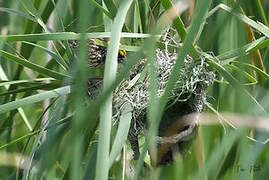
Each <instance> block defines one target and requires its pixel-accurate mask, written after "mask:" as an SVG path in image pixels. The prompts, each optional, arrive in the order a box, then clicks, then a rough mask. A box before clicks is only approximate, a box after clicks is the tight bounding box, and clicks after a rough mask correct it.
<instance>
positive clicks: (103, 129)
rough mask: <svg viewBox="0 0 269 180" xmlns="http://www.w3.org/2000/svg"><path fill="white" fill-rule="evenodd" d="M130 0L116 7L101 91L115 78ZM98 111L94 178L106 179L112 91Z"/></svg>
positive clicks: (105, 89)
mask: <svg viewBox="0 0 269 180" xmlns="http://www.w3.org/2000/svg"><path fill="white" fill-rule="evenodd" d="M131 3H132V0H128V1H127V0H126V1H122V2H121V4H120V7H119V9H118V12H117V15H116V17H115V19H114V22H113V24H112V32H111V34H112V35H113V36H112V37H111V43H110V44H109V46H108V51H107V57H106V63H105V72H104V89H103V92H105V91H107V89H108V88H109V87H110V86H111V85H112V82H113V81H115V79H116V72H117V56H118V50H119V45H120V37H121V30H122V27H123V24H124V20H125V17H126V15H127V12H128V9H129V7H130V6H131ZM101 112H106V113H100V134H99V141H98V142H99V143H98V151H97V165H96V179H99V180H101V179H104V180H105V179H107V178H108V171H109V146H110V131H111V123H112V122H111V120H112V93H111V94H109V96H108V98H107V100H106V101H105V102H104V103H103V104H102V106H101Z"/></svg>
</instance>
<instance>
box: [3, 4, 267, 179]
mask: <svg viewBox="0 0 269 180" xmlns="http://www.w3.org/2000/svg"><path fill="white" fill-rule="evenodd" d="M190 2H192V3H193V4H192V3H190ZM192 5H194V6H192ZM0 6H1V7H0V31H1V32H0V33H1V34H0V179H40V178H43V179H94V178H96V179H108V178H113V179H120V178H122V179H123V178H126V179H266V178H268V177H269V176H268V169H269V148H268V143H269V142H268V131H269V115H268V112H269V103H268V102H269V94H268V92H269V91H268V88H269V86H268V84H269V74H268V68H269V63H268V59H269V48H268V47H269V39H268V38H269V27H268V18H269V3H268V2H267V1H265V0H253V1H233V0H206V1H204V0H196V1H194V0H193V1H191V0H181V1H171V0H160V1H157V0H152V1H147V0H146V1H139V0H133V1H131V0H128V1H127V0H126V1H119V0H114V1H113V0H103V1H101V0H63V1H58V0H44V1H39V0H22V1H14V0H10V1H5V0H0ZM182 6H184V7H185V6H186V7H188V8H187V9H184V8H183V9H181V7H182ZM171 8H175V9H176V10H177V11H180V12H181V13H180V14H175V11H173V10H172V9H171ZM186 17H187V18H186ZM171 18H172V19H171ZM188 19H191V21H190V22H189V20H188ZM188 24H189V25H188ZM170 26H171V27H172V28H173V29H175V31H174V32H175V34H176V35H175V39H176V41H178V43H179V42H180V46H179V47H176V46H172V45H168V50H169V51H171V52H174V51H175V52H178V57H177V61H176V63H175V66H174V68H173V70H172V73H171V75H170V76H169V78H168V80H167V84H166V87H165V90H164V93H163V94H162V95H161V96H160V97H158V96H157V82H156V81H157V78H158V74H157V72H156V66H157V65H156V49H157V48H164V47H166V44H165V43H163V42H162V41H160V37H161V35H162V33H163V32H164V31H165V30H166V29H167V28H168V27H170ZM110 31H111V32H110ZM88 38H100V39H102V38H110V42H109V43H107V44H105V46H108V47H107V49H108V52H107V56H106V63H105V67H104V88H103V91H102V93H101V94H100V95H99V96H98V97H96V98H95V99H89V98H88V97H87V81H88V78H95V75H96V72H95V70H96V71H98V72H99V71H102V69H100V68H99V69H98V68H97V69H90V68H88V66H87V58H88V57H87V55H88V50H87V48H88V46H87V39H88ZM68 40H80V46H79V50H78V57H76V55H74V52H72V51H71V49H70V47H69V44H68V42H67V41H68ZM120 42H121V43H120ZM101 43H102V42H101ZM119 49H124V50H126V51H127V58H126V59H125V60H124V61H125V62H124V64H123V65H122V64H118V63H117V55H118V50H119ZM187 55H189V56H191V57H192V58H193V59H194V62H200V61H201V58H199V57H203V58H205V59H206V62H207V63H208V68H209V69H210V70H212V71H214V72H216V79H215V81H214V85H213V86H212V87H210V88H209V89H208V93H207V102H206V105H207V110H206V111H205V112H203V113H201V116H202V117H207V118H205V119H204V118H202V119H201V120H200V125H199V128H198V132H197V137H196V138H195V140H194V142H192V143H191V146H190V147H189V148H188V149H186V152H185V153H183V154H181V155H179V154H175V156H174V162H173V163H172V164H171V165H167V166H156V156H157V153H156V151H157V148H158V146H157V143H156V141H155V137H156V135H157V133H158V130H159V124H160V121H161V119H162V117H163V113H164V112H165V109H166V107H167V103H168V100H169V95H170V93H171V90H172V89H173V87H174V86H175V84H176V82H177V80H178V79H177V78H178V74H179V73H180V71H181V70H182V69H183V68H182V66H183V64H184V59H185V58H186V56H187ZM144 58H146V59H147V60H146V62H147V63H148V64H149V66H146V67H147V68H145V69H144V71H143V73H147V74H148V77H149V103H148V105H149V107H148V109H147V117H145V118H146V120H145V121H146V124H147V127H148V131H147V133H146V137H144V136H141V137H140V136H139V143H140V147H139V148H140V152H141V153H140V157H139V159H138V160H133V159H132V158H131V154H132V150H131V149H130V144H129V142H128V141H127V136H128V131H129V128H130V126H131V118H132V106H131V104H129V103H126V104H124V106H123V107H122V108H120V109H121V111H120V112H119V113H120V115H119V116H118V117H120V118H119V120H118V121H119V122H117V123H114V122H113V121H112V115H113V113H114V112H113V111H115V110H114V109H113V107H112V101H113V96H112V95H113V92H114V91H115V90H116V88H117V87H118V85H119V84H120V83H121V82H122V80H124V79H126V78H127V77H128V74H129V72H130V71H131V70H132V68H133V67H134V66H135V65H136V64H137V63H139V62H140V61H141V60H142V59H144ZM141 72H142V69H141ZM97 74H98V73H97ZM99 74H100V73H99ZM144 75H145V74H143V76H144ZM137 81H140V79H138V80H137ZM134 83H135V82H134ZM227 113H229V114H228V115H229V116H228V115H227ZM99 116H100V120H99ZM211 119H213V120H212V121H211ZM168 121H169V120H168Z"/></svg>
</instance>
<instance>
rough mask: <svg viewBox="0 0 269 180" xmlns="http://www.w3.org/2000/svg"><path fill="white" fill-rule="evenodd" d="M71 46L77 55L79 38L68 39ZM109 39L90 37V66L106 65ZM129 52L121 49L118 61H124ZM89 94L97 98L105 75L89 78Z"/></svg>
mask: <svg viewBox="0 0 269 180" xmlns="http://www.w3.org/2000/svg"><path fill="white" fill-rule="evenodd" d="M68 43H69V45H70V47H71V48H72V50H73V52H74V53H75V55H76V54H77V51H78V50H79V42H78V40H68ZM107 43H108V42H107V40H106V39H105V40H100V39H89V40H88V66H89V67H90V68H97V67H101V66H104V64H105V60H106V54H107V47H106V45H107ZM126 55H127V53H126V51H125V50H119V53H118V62H119V63H122V62H123V60H124V58H125V57H126ZM87 83H88V95H89V97H90V98H95V97H96V96H97V95H98V94H99V93H100V90H101V88H102V84H103V77H94V78H89V79H88V82H87Z"/></svg>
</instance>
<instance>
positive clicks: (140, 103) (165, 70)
mask: <svg viewBox="0 0 269 180" xmlns="http://www.w3.org/2000/svg"><path fill="white" fill-rule="evenodd" d="M174 39H175V38H174V37H171V36H170V33H169V32H168V31H166V32H165V33H164V34H163V36H162V38H161V41H163V43H164V44H165V48H163V49H160V48H158V49H156V65H157V96H158V97H160V96H161V95H162V94H163V92H164V89H165V87H166V83H167V81H168V78H169V76H170V74H171V72H172V69H173V67H174V65H175V63H176V60H177V53H176V52H169V51H168V45H173V46H179V44H177V43H176V41H175V40H174ZM146 62H147V61H146V59H142V60H140V61H139V63H138V64H137V65H135V67H134V68H133V69H132V70H131V72H130V73H129V75H128V77H126V78H125V80H123V81H122V82H121V83H120V85H119V86H118V87H117V89H116V91H115V92H114V95H113V121H114V122H115V123H116V122H117V121H118V120H119V118H120V116H121V109H122V107H123V105H124V104H125V103H129V104H131V106H132V125H131V128H130V131H129V136H128V138H129V141H130V142H131V146H132V149H133V150H134V153H135V154H136V153H137V154H138V155H137V156H139V148H138V147H137V146H138V140H137V135H138V134H139V132H143V133H145V132H146V125H145V124H146V123H145V119H146V112H147V108H148V102H149V74H148V73H147V66H148V64H147V63H146ZM214 78H215V73H214V72H213V71H211V70H210V69H209V68H208V64H207V62H206V60H205V58H204V57H203V56H201V57H200V58H199V59H196V60H193V59H192V58H191V57H190V56H187V57H186V58H185V59H184V62H183V65H182V68H181V69H180V71H179V72H178V78H177V79H178V80H177V82H176V84H175V86H174V88H173V89H172V92H171V93H170V96H169V97H168V106H173V105H174V104H182V105H183V107H184V108H185V109H184V108H183V109H182V108H181V109H180V110H181V111H184V112H179V114H180V115H186V114H189V113H192V112H202V111H203V109H204V105H205V103H206V94H207V88H208V87H209V86H210V85H212V84H213V81H214ZM95 90H96V89H89V91H90V92H91V91H92V92H93V91H95ZM161 123H162V122H161ZM195 126H196V125H195V123H194V124H192V125H188V127H187V128H184V129H183V130H181V131H180V132H177V133H176V134H173V135H172V136H169V137H165V135H164V134H165V133H163V134H162V133H159V136H158V137H156V140H157V142H158V144H162V143H178V142H179V141H181V140H182V138H185V137H186V136H188V135H190V134H191V133H192V131H193V129H194V127H195ZM165 128H166V127H165ZM141 130H142V131H141ZM164 130H165V129H164ZM166 130H167V129H166ZM159 131H160V129H159ZM134 156H136V155H134Z"/></svg>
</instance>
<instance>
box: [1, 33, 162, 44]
mask: <svg viewBox="0 0 269 180" xmlns="http://www.w3.org/2000/svg"><path fill="white" fill-rule="evenodd" d="M80 36H81V34H80V33H74V32H61V33H40V34H38V33H35V34H21V35H4V36H3V35H1V36H0V41H3V40H5V41H6V42H18V41H50V40H70V39H72V40H77V39H79V37H80ZM85 36H86V38H110V36H111V32H100V33H98V32H97V33H85ZM150 36H151V35H150V34H141V33H126V32H123V33H121V38H149V37H150ZM157 37H160V35H157Z"/></svg>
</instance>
